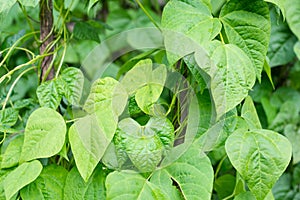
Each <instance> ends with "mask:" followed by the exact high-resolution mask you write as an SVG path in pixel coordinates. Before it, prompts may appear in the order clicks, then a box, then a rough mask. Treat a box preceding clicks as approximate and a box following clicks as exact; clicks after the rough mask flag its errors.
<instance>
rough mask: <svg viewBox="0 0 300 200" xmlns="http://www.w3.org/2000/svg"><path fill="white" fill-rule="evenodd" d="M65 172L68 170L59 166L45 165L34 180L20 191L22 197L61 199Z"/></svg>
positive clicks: (29, 198)
mask: <svg viewBox="0 0 300 200" xmlns="http://www.w3.org/2000/svg"><path fill="white" fill-rule="evenodd" d="M67 174H68V171H67V170H66V169H65V168H63V167H61V166H57V165H49V166H46V167H45V168H44V169H43V170H42V172H41V174H40V175H39V177H38V178H37V179H36V180H35V181H34V182H32V183H30V184H29V185H27V186H26V187H24V188H23V189H22V190H21V191H20V194H21V197H22V199H23V200H31V199H49V200H50V199H63V191H64V185H65V180H66V177H67Z"/></svg>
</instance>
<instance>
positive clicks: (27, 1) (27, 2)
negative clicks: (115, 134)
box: [18, 0, 39, 7]
mask: <svg viewBox="0 0 300 200" xmlns="http://www.w3.org/2000/svg"><path fill="white" fill-rule="evenodd" d="M18 1H19V2H20V3H21V4H22V5H23V6H31V7H35V6H37V5H38V3H39V0H18Z"/></svg>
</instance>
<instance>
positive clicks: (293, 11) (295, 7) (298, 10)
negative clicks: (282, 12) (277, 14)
mask: <svg viewBox="0 0 300 200" xmlns="http://www.w3.org/2000/svg"><path fill="white" fill-rule="evenodd" d="M285 9H286V20H287V22H288V24H289V27H290V28H291V30H292V31H293V33H294V34H295V35H296V36H297V37H298V39H299V40H300V21H299V17H300V4H299V1H298V0H286V3H285Z"/></svg>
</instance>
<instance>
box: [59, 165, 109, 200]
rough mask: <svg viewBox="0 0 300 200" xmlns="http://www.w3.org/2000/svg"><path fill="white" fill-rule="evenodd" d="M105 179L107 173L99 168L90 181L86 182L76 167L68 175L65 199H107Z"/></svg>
mask: <svg viewBox="0 0 300 200" xmlns="http://www.w3.org/2000/svg"><path fill="white" fill-rule="evenodd" d="M105 177H106V174H105V172H104V171H103V169H102V167H101V166H99V167H97V168H96V169H95V171H94V173H93V174H92V175H91V177H90V178H89V180H88V181H87V182H85V181H84V180H83V179H82V177H81V176H80V174H79V172H78V170H77V169H76V167H74V168H73V169H71V171H70V172H69V173H68V175H67V179H66V184H65V188H64V198H63V199H65V200H74V199H94V200H97V199H99V200H100V199H106V192H105V187H104V184H105Z"/></svg>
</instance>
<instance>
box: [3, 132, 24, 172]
mask: <svg viewBox="0 0 300 200" xmlns="http://www.w3.org/2000/svg"><path fill="white" fill-rule="evenodd" d="M23 142H24V135H19V136H17V137H16V138H14V139H13V140H12V141H11V142H10V143H9V145H8V146H7V148H6V150H5V153H4V154H3V155H2V161H1V168H10V167H13V166H16V165H17V164H18V163H19V159H20V156H21V152H22V146H23Z"/></svg>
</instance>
